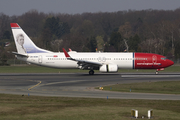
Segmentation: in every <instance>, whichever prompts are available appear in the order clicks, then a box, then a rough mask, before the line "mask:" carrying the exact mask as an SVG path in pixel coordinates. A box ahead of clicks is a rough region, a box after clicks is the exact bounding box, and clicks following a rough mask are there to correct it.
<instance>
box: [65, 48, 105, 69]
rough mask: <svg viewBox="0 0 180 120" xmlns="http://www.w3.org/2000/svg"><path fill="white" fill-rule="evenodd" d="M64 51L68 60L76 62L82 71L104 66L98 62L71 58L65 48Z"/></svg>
mask: <svg viewBox="0 0 180 120" xmlns="http://www.w3.org/2000/svg"><path fill="white" fill-rule="evenodd" d="M63 51H64V55H65V56H66V58H67V59H68V60H72V61H76V62H77V64H78V66H79V68H80V69H94V68H97V67H100V66H102V65H103V64H102V63H98V62H92V61H86V60H78V59H74V58H71V56H70V55H69V54H68V53H67V52H66V50H65V49H64V48H63Z"/></svg>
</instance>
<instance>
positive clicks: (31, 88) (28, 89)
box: [28, 81, 41, 91]
mask: <svg viewBox="0 0 180 120" xmlns="http://www.w3.org/2000/svg"><path fill="white" fill-rule="evenodd" d="M39 84H41V81H40V82H39V83H38V84H36V85H34V86H32V87H30V88H28V90H29V91H31V89H33V88H34V87H37V86H38V85H39Z"/></svg>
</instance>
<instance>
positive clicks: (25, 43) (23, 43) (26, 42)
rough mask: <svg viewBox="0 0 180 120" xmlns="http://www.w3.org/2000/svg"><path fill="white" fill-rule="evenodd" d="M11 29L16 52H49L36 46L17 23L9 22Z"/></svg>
mask: <svg viewBox="0 0 180 120" xmlns="http://www.w3.org/2000/svg"><path fill="white" fill-rule="evenodd" d="M11 29H12V33H13V37H14V41H15V44H16V48H17V52H18V54H29V53H51V51H48V50H44V49H41V48H39V47H37V46H36V45H35V44H34V43H33V41H32V40H31V39H30V38H29V37H28V36H27V34H26V33H25V32H24V31H23V30H22V29H21V27H20V26H19V25H18V24H17V23H11Z"/></svg>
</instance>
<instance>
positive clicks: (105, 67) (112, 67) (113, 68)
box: [99, 64, 118, 72]
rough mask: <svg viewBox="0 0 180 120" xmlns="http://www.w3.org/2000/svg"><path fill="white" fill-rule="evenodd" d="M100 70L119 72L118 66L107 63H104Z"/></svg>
mask: <svg viewBox="0 0 180 120" xmlns="http://www.w3.org/2000/svg"><path fill="white" fill-rule="evenodd" d="M99 71H100V72H117V71H118V66H117V65H115V64H107V65H102V66H101V67H100V68H99Z"/></svg>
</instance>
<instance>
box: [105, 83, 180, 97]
mask: <svg viewBox="0 0 180 120" xmlns="http://www.w3.org/2000/svg"><path fill="white" fill-rule="evenodd" d="M103 89H104V90H109V91H118V92H130V89H131V92H139V93H161V94H180V81H163V82H143V83H130V84H117V85H110V86H104V87H103Z"/></svg>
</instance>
